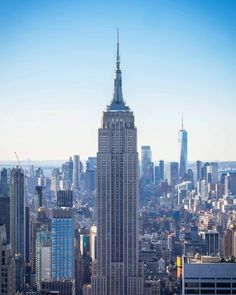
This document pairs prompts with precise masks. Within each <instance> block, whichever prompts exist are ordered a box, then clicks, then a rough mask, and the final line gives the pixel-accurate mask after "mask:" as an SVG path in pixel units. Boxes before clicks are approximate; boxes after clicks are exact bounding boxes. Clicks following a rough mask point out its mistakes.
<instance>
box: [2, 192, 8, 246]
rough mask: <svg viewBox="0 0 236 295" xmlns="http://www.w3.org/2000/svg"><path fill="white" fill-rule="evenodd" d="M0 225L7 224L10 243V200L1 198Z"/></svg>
mask: <svg viewBox="0 0 236 295" xmlns="http://www.w3.org/2000/svg"><path fill="white" fill-rule="evenodd" d="M0 224H5V226H6V234H7V243H8V244H9V243H10V198H9V197H0Z"/></svg>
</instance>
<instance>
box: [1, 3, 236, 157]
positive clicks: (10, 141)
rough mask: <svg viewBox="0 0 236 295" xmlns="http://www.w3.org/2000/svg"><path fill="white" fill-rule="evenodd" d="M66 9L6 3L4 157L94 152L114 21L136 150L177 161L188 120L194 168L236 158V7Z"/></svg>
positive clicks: (106, 95) (108, 95)
mask: <svg viewBox="0 0 236 295" xmlns="http://www.w3.org/2000/svg"><path fill="white" fill-rule="evenodd" d="M11 3H13V4H14V5H13V6H12V5H11ZM65 3H66V2H64V1H62V2H60V4H59V3H56V1H51V2H50V4H49V3H46V1H42V2H41V3H40V5H39V4H38V3H30V4H29V3H27V1H22V2H21V3H20V4H19V3H18V4H17V2H16V1H9V2H2V3H1V8H2V9H1V11H0V15H1V18H0V19H1V20H0V33H1V36H2V42H1V43H2V47H1V49H0V64H1V70H0V81H1V82H0V86H1V87H0V88H1V91H0V107H1V110H2V112H1V119H0V123H1V126H3V127H4V128H1V131H0V136H1V144H0V160H1V161H2V160H15V156H14V151H17V153H18V154H19V155H20V158H21V160H24V159H28V158H30V159H32V160H43V159H45V160H50V159H52V160H58V159H65V158H67V156H68V154H79V155H80V156H81V158H82V159H85V158H87V157H88V156H89V155H95V153H96V150H97V141H96V139H97V135H96V132H97V126H98V124H99V122H100V120H101V115H100V114H101V112H102V111H103V110H104V109H103V106H104V105H106V104H107V103H108V102H109V101H111V99H112V88H113V86H112V76H111V74H112V72H113V68H114V47H115V46H114V44H115V38H116V34H115V32H116V27H117V25H118V26H119V27H120V31H121V37H120V39H121V47H122V53H123V54H122V61H123V64H124V68H123V75H124V80H125V83H124V87H123V88H124V99H125V100H126V98H128V100H129V102H130V105H132V110H133V111H134V112H135V114H136V124H137V126H138V128H139V142H138V151H139V152H140V150H141V145H150V146H151V147H152V151H153V158H154V159H156V160H159V159H164V160H167V161H174V160H175V161H176V160H178V158H179V153H178V141H177V137H178V130H179V126H180V121H181V115H182V114H183V115H184V117H185V128H186V130H187V131H188V136H189V149H188V150H189V161H190V162H191V161H194V160H197V159H201V160H212V161H213V160H214V161H227V160H228V161H229V160H232V161H233V160H235V156H234V155H235V152H234V151H235V148H236V140H235V130H234V126H235V123H236V122H235V117H234V112H233V110H234V109H235V107H236V102H235V101H236V100H235V93H234V87H233V86H234V80H235V76H236V71H235V53H234V52H235V51H234V49H235V44H236V42H235V35H234V29H235V24H236V22H235V19H233V18H234V13H233V11H234V9H233V8H234V7H235V4H234V3H233V1H228V2H227V3H226V4H222V2H221V1H214V4H213V1H208V2H205V1H198V2H192V3H191V4H190V3H189V1H182V2H181V3H180V2H178V3H174V2H173V1H165V2H164V1H157V2H156V3H155V1H153V2H150V4H149V6H147V5H144V4H143V3H142V2H141V3H140V4H139V5H135V6H133V5H132V4H125V3H124V2H123V1H121V2H119V5H118V4H114V6H109V5H106V4H105V3H104V2H102V3H101V4H100V5H97V4H94V6H93V8H92V9H91V7H90V6H89V5H86V4H85V3H81V4H78V3H76V1H71V2H70V4H68V3H67V5H66V4H65ZM133 10H134V12H135V13H133V14H132V15H131V17H130V13H131V12H132V11H133ZM121 12H122V19H121V17H120V15H121ZM82 16H83V17H82ZM92 19H93V22H92V24H90V23H91V20H92ZM140 19H141V20H142V21H140ZM218 19H220V20H221V21H220V22H219V21H218ZM95 24H96V25H95ZM147 102H148V103H147ZM9 118H13V119H12V120H9ZM200 118H201V119H200ZM16 122H17V128H16ZM71 126H74V128H73V127H72V128H71ZM153 134H156V135H155V136H153ZM216 143H217V144H216Z"/></svg>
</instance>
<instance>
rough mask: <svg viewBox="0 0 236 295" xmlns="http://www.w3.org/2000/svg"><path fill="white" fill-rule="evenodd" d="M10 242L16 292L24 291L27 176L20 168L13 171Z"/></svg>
mask: <svg viewBox="0 0 236 295" xmlns="http://www.w3.org/2000/svg"><path fill="white" fill-rule="evenodd" d="M10 241H11V246H12V254H13V255H14V257H15V261H16V290H17V291H22V290H23V287H24V263H25V175H24V171H23V170H22V169H21V168H18V167H17V168H14V169H12V171H11V182H10Z"/></svg>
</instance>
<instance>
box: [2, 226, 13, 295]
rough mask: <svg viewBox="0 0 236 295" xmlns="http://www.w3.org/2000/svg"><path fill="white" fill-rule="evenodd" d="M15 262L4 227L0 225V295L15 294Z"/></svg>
mask: <svg viewBox="0 0 236 295" xmlns="http://www.w3.org/2000/svg"><path fill="white" fill-rule="evenodd" d="M15 271H16V269H15V262H14V257H13V256H12V251H11V245H10V244H8V243H7V235H6V227H5V225H0V294H1V295H5V294H6V295H15V294H16V273H15Z"/></svg>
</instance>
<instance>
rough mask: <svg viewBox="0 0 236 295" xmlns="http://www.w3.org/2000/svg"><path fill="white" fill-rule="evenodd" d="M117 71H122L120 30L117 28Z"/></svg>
mask: <svg viewBox="0 0 236 295" xmlns="http://www.w3.org/2000/svg"><path fill="white" fill-rule="evenodd" d="M116 69H117V70H119V69H120V41H119V28H117V42H116Z"/></svg>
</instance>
